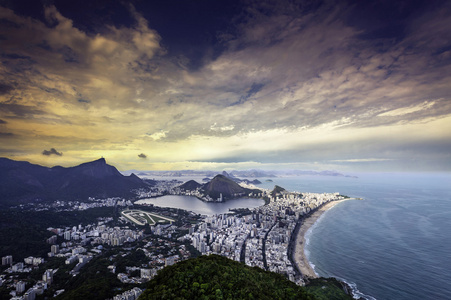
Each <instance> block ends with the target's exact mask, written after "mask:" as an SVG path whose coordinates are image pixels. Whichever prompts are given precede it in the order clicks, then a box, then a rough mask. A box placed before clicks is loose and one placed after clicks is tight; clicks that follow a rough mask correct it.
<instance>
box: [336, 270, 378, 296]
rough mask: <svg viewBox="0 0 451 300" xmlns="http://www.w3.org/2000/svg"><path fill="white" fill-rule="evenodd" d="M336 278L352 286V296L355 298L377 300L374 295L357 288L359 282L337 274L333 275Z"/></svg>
mask: <svg viewBox="0 0 451 300" xmlns="http://www.w3.org/2000/svg"><path fill="white" fill-rule="evenodd" d="M333 277H335V278H336V279H338V280H340V281H342V282H344V283H346V284H347V285H348V287H350V288H351V291H352V298H354V299H365V300H377V299H376V298H374V297H373V296H370V295H365V294H364V293H362V292H360V291H359V289H358V288H357V284H356V283H354V282H349V281H347V280H345V279H343V278H340V277H337V276H333Z"/></svg>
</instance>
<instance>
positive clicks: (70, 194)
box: [0, 158, 148, 205]
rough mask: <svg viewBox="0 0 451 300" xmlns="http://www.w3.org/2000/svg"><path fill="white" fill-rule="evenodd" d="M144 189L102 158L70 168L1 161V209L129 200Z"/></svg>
mask: <svg viewBox="0 0 451 300" xmlns="http://www.w3.org/2000/svg"><path fill="white" fill-rule="evenodd" d="M144 187H148V185H147V184H146V183H145V182H144V181H142V180H141V179H140V178H138V177H137V176H136V175H134V174H132V175H130V176H124V175H122V174H121V173H120V172H119V171H118V170H117V169H116V168H115V167H113V166H110V165H108V164H107V163H106V161H105V159H103V158H101V159H98V160H95V161H92V162H88V163H84V164H81V165H78V166H75V167H70V168H63V167H60V166H56V167H53V168H47V167H43V166H39V165H34V164H31V163H29V162H25V161H14V160H10V159H7V158H0V205H12V204H19V203H27V202H34V201H47V200H86V199H87V198H88V197H95V198H107V197H130V196H133V193H132V192H131V190H133V189H138V188H144Z"/></svg>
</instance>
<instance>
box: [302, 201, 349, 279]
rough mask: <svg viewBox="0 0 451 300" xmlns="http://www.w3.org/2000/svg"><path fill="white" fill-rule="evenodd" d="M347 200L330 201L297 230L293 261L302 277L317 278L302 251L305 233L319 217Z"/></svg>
mask: <svg viewBox="0 0 451 300" xmlns="http://www.w3.org/2000/svg"><path fill="white" fill-rule="evenodd" d="M346 200H348V199H343V200H337V201H330V202H328V203H326V204H324V205H323V206H321V207H320V208H319V209H318V210H317V211H315V212H314V213H313V214H311V215H310V216H309V217H307V218H306V219H305V220H304V222H303V223H302V225H301V228H300V229H299V232H298V235H297V237H296V241H295V247H294V261H295V263H296V264H297V266H298V268H299V270H300V271H301V273H302V276H304V277H305V276H306V277H311V278H317V277H318V276H317V275H316V274H315V271H313V268H312V267H311V265H310V263H309V261H308V259H307V257H306V255H305V251H304V246H305V243H306V240H305V235H306V233H307V231H308V230H309V229H310V227H312V225H313V224H315V222H316V221H317V220H318V219H319V217H320V216H321V215H322V214H323V213H324V212H325V211H327V210H329V209H330V208H332V207H334V206H335V205H337V204H338V203H340V202H343V201H346Z"/></svg>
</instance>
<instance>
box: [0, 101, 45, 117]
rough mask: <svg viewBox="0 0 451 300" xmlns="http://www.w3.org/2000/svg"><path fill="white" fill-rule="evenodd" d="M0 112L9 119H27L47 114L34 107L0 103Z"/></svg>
mask: <svg viewBox="0 0 451 300" xmlns="http://www.w3.org/2000/svg"><path fill="white" fill-rule="evenodd" d="M0 112H2V113H3V115H7V116H8V117H11V118H29V117H32V116H37V115H45V114H47V113H46V112H45V111H43V110H41V109H39V108H37V107H36V106H31V105H21V104H8V103H0Z"/></svg>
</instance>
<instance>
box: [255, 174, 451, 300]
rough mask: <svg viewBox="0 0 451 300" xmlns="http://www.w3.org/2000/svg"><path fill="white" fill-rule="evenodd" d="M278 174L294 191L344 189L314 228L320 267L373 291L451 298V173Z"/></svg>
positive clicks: (368, 293) (311, 246) (311, 245)
mask: <svg viewBox="0 0 451 300" xmlns="http://www.w3.org/2000/svg"><path fill="white" fill-rule="evenodd" d="M356 175H357V176H358V178H348V177H327V176H298V177H286V178H271V180H273V182H266V181H265V182H264V183H263V184H262V187H265V188H272V187H273V186H274V185H275V184H277V185H280V186H282V187H284V188H286V189H287V190H290V191H299V192H340V193H341V194H345V195H348V196H351V197H361V198H363V200H349V201H345V202H342V203H340V204H338V205H336V206H335V207H333V208H332V209H331V210H329V211H327V212H326V213H325V214H323V215H322V216H321V218H320V219H319V220H318V221H317V222H316V223H315V225H314V226H312V228H311V229H310V232H308V234H307V237H308V242H307V246H306V251H307V256H308V258H309V260H310V261H311V263H312V264H313V265H314V270H315V272H316V273H317V274H318V275H320V276H324V277H337V278H339V279H342V280H344V281H346V282H348V283H349V284H350V285H351V286H352V287H353V288H354V290H355V292H356V293H357V295H359V296H361V297H364V298H366V299H378V300H383V299H397V300H402V299H406V300H407V299H409V300H412V299H423V300H424V299H451V174H410V173H395V174H387V173H384V174H382V173H378V174H368V173H362V174H356Z"/></svg>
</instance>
